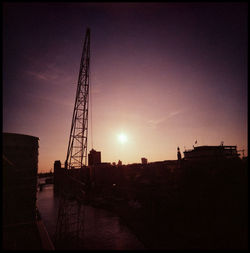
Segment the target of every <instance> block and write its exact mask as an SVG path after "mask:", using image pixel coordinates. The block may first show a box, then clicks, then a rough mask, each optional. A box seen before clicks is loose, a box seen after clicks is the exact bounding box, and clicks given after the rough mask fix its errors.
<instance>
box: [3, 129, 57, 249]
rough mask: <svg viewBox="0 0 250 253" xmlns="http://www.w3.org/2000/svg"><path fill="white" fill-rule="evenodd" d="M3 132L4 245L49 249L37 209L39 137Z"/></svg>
mask: <svg viewBox="0 0 250 253" xmlns="http://www.w3.org/2000/svg"><path fill="white" fill-rule="evenodd" d="M2 136H3V143H2V144H3V168H2V169H3V205H2V206H3V209H2V210H3V227H2V228H3V230H2V231H3V248H4V249H7V250H30V249H33V250H41V249H45V248H43V246H44V245H43V242H44V238H45V237H47V236H46V235H47V232H46V229H45V227H44V225H42V221H41V220H38V218H37V210H36V192H37V170H38V147H39V145H38V140H39V138H38V137H34V136H29V135H24V134H15V133H3V135H2ZM42 234H43V236H42ZM52 248H53V246H52V247H50V248H46V249H52Z"/></svg>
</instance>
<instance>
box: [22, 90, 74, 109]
mask: <svg viewBox="0 0 250 253" xmlns="http://www.w3.org/2000/svg"><path fill="white" fill-rule="evenodd" d="M26 95H27V96H29V97H32V98H33V99H35V100H42V101H46V102H49V103H53V104H59V105H63V106H68V107H73V103H72V101H71V102H67V101H66V100H65V99H60V98H52V97H49V96H40V95H36V94H31V93H27V94H26Z"/></svg>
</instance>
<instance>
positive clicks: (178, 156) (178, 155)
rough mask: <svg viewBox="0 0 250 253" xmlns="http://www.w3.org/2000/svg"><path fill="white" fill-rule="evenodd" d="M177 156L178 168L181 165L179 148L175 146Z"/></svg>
mask: <svg viewBox="0 0 250 253" xmlns="http://www.w3.org/2000/svg"><path fill="white" fill-rule="evenodd" d="M177 158H178V162H177V163H178V168H180V167H181V152H180V148H179V147H177Z"/></svg>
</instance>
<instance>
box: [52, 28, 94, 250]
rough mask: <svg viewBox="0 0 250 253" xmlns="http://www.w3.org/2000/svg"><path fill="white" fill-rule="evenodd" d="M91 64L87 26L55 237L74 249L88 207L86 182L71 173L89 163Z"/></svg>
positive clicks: (60, 245)
mask: <svg viewBox="0 0 250 253" xmlns="http://www.w3.org/2000/svg"><path fill="white" fill-rule="evenodd" d="M89 65H90V29H89V28H87V31H86V34H85V40H84V45H83V51H82V57H81V62H80V71H79V76H78V84H77V89H76V97H75V105H74V110H73V117H72V123H71V129H70V136H69V143H68V149H67V155H66V160H65V175H64V177H63V185H64V187H63V189H62V191H61V194H60V200H59V208H58V217H57V224H56V231H55V237H54V239H55V246H56V248H57V249H60V248H62V249H67V248H70V249H72V246H74V247H75V249H79V248H80V247H81V238H82V237H83V232H84V216H85V208H84V205H83V201H82V200H83V199H82V196H83V195H84V191H83V189H84V183H83V182H81V181H80V180H78V179H76V178H74V177H72V176H71V173H70V172H71V171H73V169H79V170H80V169H81V168H83V166H87V141H88V107H89Z"/></svg>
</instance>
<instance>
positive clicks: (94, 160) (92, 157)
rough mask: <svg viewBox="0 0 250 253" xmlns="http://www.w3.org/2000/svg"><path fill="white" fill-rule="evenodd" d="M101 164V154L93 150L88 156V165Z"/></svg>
mask: <svg viewBox="0 0 250 253" xmlns="http://www.w3.org/2000/svg"><path fill="white" fill-rule="evenodd" d="M99 163H101V152H99V151H96V150H94V149H91V150H90V152H89V155H88V164H89V166H93V165H96V164H99Z"/></svg>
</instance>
